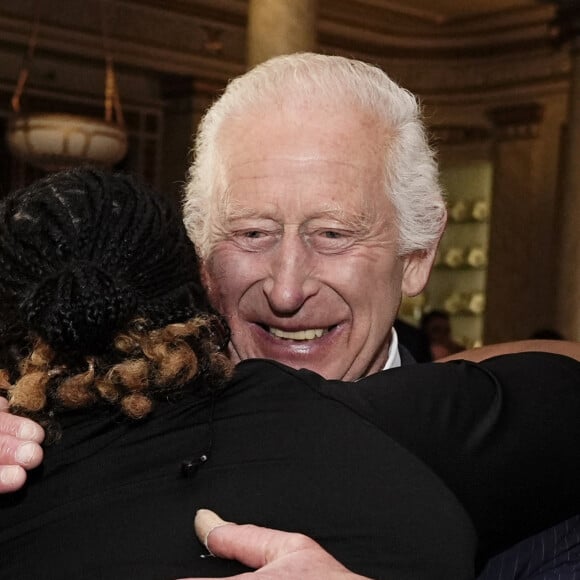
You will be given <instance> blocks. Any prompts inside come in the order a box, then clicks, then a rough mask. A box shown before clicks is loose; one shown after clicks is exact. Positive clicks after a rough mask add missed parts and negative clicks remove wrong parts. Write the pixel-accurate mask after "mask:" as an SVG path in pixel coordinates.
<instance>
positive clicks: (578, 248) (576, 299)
mask: <svg viewBox="0 0 580 580" xmlns="http://www.w3.org/2000/svg"><path fill="white" fill-rule="evenodd" d="M558 23H559V27H560V33H561V36H562V39H563V40H564V41H566V42H567V46H569V48H570V64H571V67H570V88H569V97H568V116H567V123H566V141H565V145H564V160H563V161H564V163H563V167H564V175H563V179H562V184H563V191H562V192H561V207H559V208H558V209H559V218H560V219H559V231H560V240H559V256H558V265H559V268H558V278H557V279H558V293H557V310H556V320H557V324H558V328H559V329H560V330H561V332H562V333H563V334H564V336H565V337H566V338H569V339H571V340H577V341H580V5H579V4H578V3H577V2H576V0H574V1H573V2H572V1H571V0H564V1H562V2H560V12H559V17H558Z"/></svg>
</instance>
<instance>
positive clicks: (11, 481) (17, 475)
mask: <svg viewBox="0 0 580 580" xmlns="http://www.w3.org/2000/svg"><path fill="white" fill-rule="evenodd" d="M25 482H26V471H25V470H24V469H23V468H22V467H20V466H19V465H5V466H2V467H0V493H10V492H12V491H17V490H19V489H20V488H21V487H22V486H23V485H24V483H25Z"/></svg>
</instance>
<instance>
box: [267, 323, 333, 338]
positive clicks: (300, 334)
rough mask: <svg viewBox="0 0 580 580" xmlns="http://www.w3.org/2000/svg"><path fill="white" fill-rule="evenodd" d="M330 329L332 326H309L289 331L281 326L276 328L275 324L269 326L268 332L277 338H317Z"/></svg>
mask: <svg viewBox="0 0 580 580" xmlns="http://www.w3.org/2000/svg"><path fill="white" fill-rule="evenodd" d="M329 331H330V328H308V329H306V330H297V331H296V332H289V331H287V330H282V329H280V328H274V327H273V326H269V327H268V332H269V333H270V334H271V335H273V336H275V337H277V338H284V339H285V340H314V339H315V338H320V337H321V336H323V335H325V334H327V333H328V332H329Z"/></svg>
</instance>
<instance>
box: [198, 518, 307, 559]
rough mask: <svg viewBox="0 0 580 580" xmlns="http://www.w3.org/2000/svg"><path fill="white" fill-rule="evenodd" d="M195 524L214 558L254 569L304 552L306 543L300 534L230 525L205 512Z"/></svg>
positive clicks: (199, 536) (201, 539) (246, 525)
mask: <svg viewBox="0 0 580 580" xmlns="http://www.w3.org/2000/svg"><path fill="white" fill-rule="evenodd" d="M194 523H195V531H196V534H197V537H198V538H199V539H200V541H201V542H203V543H204V544H205V546H206V548H207V549H208V550H209V551H210V552H211V553H212V554H213V555H214V556H219V557H220V558H226V559H228V560H237V561H238V562H241V563H242V564H245V565H246V566H248V567H250V568H262V567H263V566H265V565H266V564H269V563H270V562H273V561H275V560H277V559H279V558H281V557H283V556H285V555H288V554H290V553H292V552H294V551H297V550H300V549H303V548H304V545H303V540H304V539H306V538H305V537H303V536H301V535H300V534H289V533H287V532H280V531H278V530H272V529H270V528H263V527H259V526H254V525H252V524H243V525H238V524H233V523H231V522H226V521H224V520H222V519H221V518H220V517H219V516H218V515H217V514H216V513H214V512H212V511H210V510H205V509H202V510H199V511H198V512H197V514H196V516H195V522H194ZM306 540H307V541H308V539H306ZM312 543H314V542H312Z"/></svg>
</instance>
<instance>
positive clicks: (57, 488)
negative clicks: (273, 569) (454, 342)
mask: <svg viewBox="0 0 580 580" xmlns="http://www.w3.org/2000/svg"><path fill="white" fill-rule="evenodd" d="M579 414H580V363H578V362H575V361H572V360H571V359H568V358H565V357H559V356H555V355H541V354H528V355H515V356H507V357H498V358H496V359H492V360H490V361H487V362H486V363H483V364H479V365H476V364H472V363H448V364H427V365H416V366H414V367H406V368H401V369H394V370H391V371H386V372H383V373H379V374H377V375H374V376H372V377H368V378H366V379H363V380H361V381H359V382H357V383H355V384H345V383H340V382H338V381H334V382H325V381H324V380H323V379H321V378H320V377H319V376H318V375H315V374H314V373H311V372H308V371H300V372H297V371H293V370H291V369H289V368H287V367H284V366H282V365H279V364H277V363H274V362H269V361H268V362H267V361H246V362H244V363H242V364H240V365H239V366H238V371H237V375H236V378H235V380H234V381H232V383H231V384H230V386H229V387H228V388H227V389H226V390H225V391H224V392H223V393H222V394H221V395H220V396H219V397H218V398H217V399H215V400H214V402H213V403H212V402H211V401H210V400H209V399H208V398H200V397H199V396H197V395H195V394H194V393H186V394H185V395H184V397H183V398H182V399H181V400H180V401H179V402H171V403H170V402H166V403H160V404H158V405H157V407H156V409H155V411H154V413H153V415H152V416H151V417H150V418H149V419H146V420H144V421H141V422H137V423H135V422H130V421H127V420H126V419H123V418H121V417H120V416H119V415H118V414H114V413H112V412H111V411H110V410H108V409H104V408H101V409H92V410H91V411H90V412H85V413H81V412H74V413H72V412H71V413H69V414H68V415H66V416H65V417H63V424H64V434H63V438H62V440H61V441H60V443H58V444H55V445H53V446H51V447H49V448H47V449H46V456H45V461H44V464H43V466H42V467H41V468H39V469H38V470H35V472H34V473H33V474H31V477H30V482H29V484H28V486H27V487H26V488H25V489H24V490H23V491H21V492H19V493H16V494H12V495H5V496H0V522H1V523H0V577H1V578H10V579H11V580H19V579H22V580H30V579H31V578H43V579H49V580H50V579H55V580H57V579H58V580H67V579H70V580H73V579H74V580H83V579H90V580H94V579H103V580H105V579H106V580H115V579H119V580H121V579H123V580H127V579H133V578H135V579H139V580H148V579H151V580H170V579H174V578H180V577H184V576H225V575H229V574H234V573H238V572H240V571H242V570H244V568H243V567H242V566H240V565H239V564H237V563H234V562H226V561H222V560H219V559H217V558H200V555H201V554H202V553H203V552H204V550H203V548H202V547H201V546H200V544H199V543H198V542H197V540H196V539H195V536H194V532H193V517H194V514H195V511H196V510H197V509H198V508H201V507H204V508H210V509H214V510H215V511H217V512H218V513H219V514H220V515H221V516H222V517H224V518H225V519H231V520H232V521H239V522H244V523H245V522H252V523H256V524H260V525H266V526H270V527H274V528H279V529H286V530H293V531H300V532H303V533H305V534H308V535H309V536H312V537H314V538H315V539H316V540H318V541H319V542H320V543H321V544H322V545H323V546H324V547H325V548H326V549H328V550H329V551H330V552H331V553H332V554H333V555H335V556H336V557H337V558H338V559H339V560H341V561H342V562H343V563H344V564H345V565H346V566H347V567H348V568H350V569H351V570H353V571H356V572H358V573H361V574H364V575H367V576H370V577H373V578H397V579H398V580H407V579H408V580H410V579H417V578H421V579H422V580H431V579H433V580H435V579H440V580H450V579H453V580H462V579H468V578H472V577H473V574H474V569H473V568H474V564H473V562H474V558H475V553H476V550H477V537H476V533H477V535H479V538H480V540H481V544H480V547H479V555H480V556H481V557H486V556H488V555H489V554H490V553H491V552H493V551H496V550H501V549H503V548H505V547H507V546H508V545H510V544H511V543H513V542H514V541H516V540H518V539H520V538H523V537H525V536H527V535H530V534H531V533H533V532H535V531H536V530H538V529H541V528H543V527H547V526H549V525H551V524H553V523H555V522H556V521H559V520H561V519H564V518H565V517H567V516H569V515H572V514H573V513H576V512H577V511H578V508H579V507H580V466H579V461H578V459H577V457H578V451H577V450H578V448H579V447H580V421H578V416H579ZM204 455H205V456H207V460H206V461H203V459H200V458H201V457H202V456H204ZM184 461H185V464H184V463H183V462H184ZM184 465H185V466H184ZM427 466H429V467H427ZM439 478H442V479H443V480H445V481H446V483H447V485H448V486H449V489H448V488H447V487H446V486H445V485H444V484H443V483H442V481H441V479H439ZM450 490H451V491H450ZM462 506H464V507H465V510H466V511H467V513H469V514H470V516H471V518H472V519H470V518H469V517H468V515H467V513H466V511H465V510H464V507H462ZM472 521H473V523H472Z"/></svg>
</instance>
